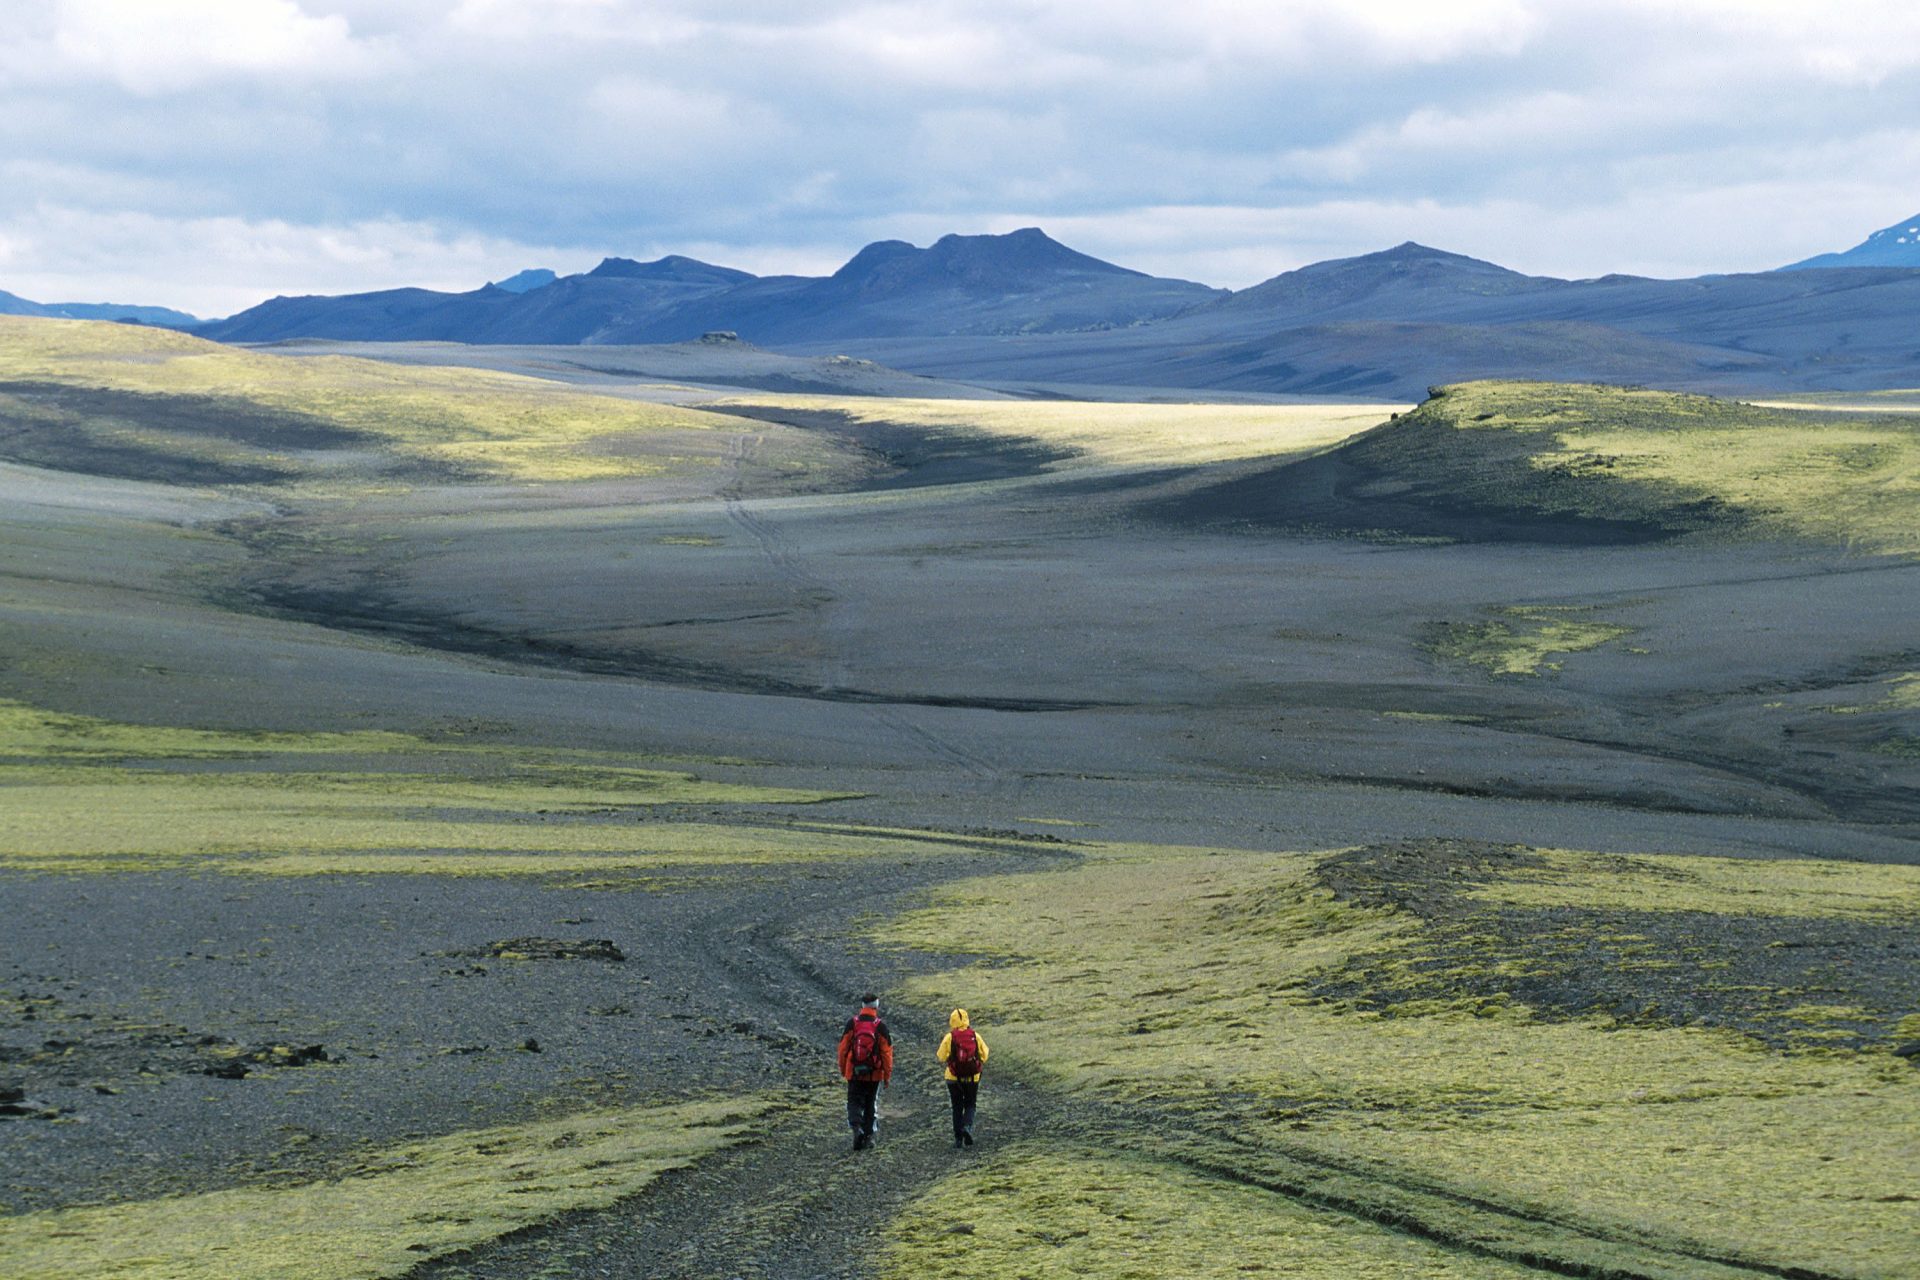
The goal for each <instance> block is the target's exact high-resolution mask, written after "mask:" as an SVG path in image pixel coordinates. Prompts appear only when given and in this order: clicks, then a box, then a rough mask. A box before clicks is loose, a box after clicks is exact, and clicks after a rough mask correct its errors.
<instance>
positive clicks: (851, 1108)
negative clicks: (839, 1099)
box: [847, 1080, 880, 1138]
mask: <svg viewBox="0 0 1920 1280" xmlns="http://www.w3.org/2000/svg"><path fill="white" fill-rule="evenodd" d="M879 1101H880V1082H879V1081H878V1080H849V1081H847V1127H848V1128H849V1129H852V1130H853V1131H854V1132H855V1133H858V1134H864V1135H865V1136H866V1137H869V1138H871V1137H872V1136H873V1130H874V1126H875V1124H876V1123H877V1121H876V1119H875V1117H874V1109H875V1107H876V1106H877V1105H878V1104H879Z"/></svg>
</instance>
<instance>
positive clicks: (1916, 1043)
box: [1893, 1040, 1920, 1067]
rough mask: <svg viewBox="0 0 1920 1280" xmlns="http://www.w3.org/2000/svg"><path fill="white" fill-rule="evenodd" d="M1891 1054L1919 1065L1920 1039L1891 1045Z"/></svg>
mask: <svg viewBox="0 0 1920 1280" xmlns="http://www.w3.org/2000/svg"><path fill="white" fill-rule="evenodd" d="M1893 1056H1894V1057H1896V1058H1905V1059H1906V1060H1907V1061H1908V1062H1911V1063H1912V1064H1913V1065H1914V1066H1916V1067H1920V1040H1913V1041H1910V1042H1908V1043H1906V1044H1899V1045H1895V1046H1894V1047H1893Z"/></svg>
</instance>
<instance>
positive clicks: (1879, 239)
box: [1781, 213, 1920, 271]
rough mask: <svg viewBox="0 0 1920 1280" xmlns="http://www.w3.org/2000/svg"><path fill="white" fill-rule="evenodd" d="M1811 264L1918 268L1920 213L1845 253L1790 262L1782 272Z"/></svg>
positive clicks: (1884, 229)
mask: <svg viewBox="0 0 1920 1280" xmlns="http://www.w3.org/2000/svg"><path fill="white" fill-rule="evenodd" d="M1810 267H1904V268H1910V269H1920V213H1917V214H1915V215H1914V216H1913V217H1911V218H1907V219H1904V220H1903V221H1900V222H1896V223H1894V224H1893V225H1892V226H1890V227H1882V228H1881V229H1880V230H1878V231H1876V232H1874V233H1873V234H1872V235H1870V236H1868V237H1867V238H1866V239H1865V240H1862V241H1861V242H1860V243H1859V244H1857V245H1855V246H1853V248H1851V249H1848V250H1847V251H1846V252H1844V253H1822V254H1818V255H1816V256H1814V257H1811V258H1805V259H1803V260H1801V261H1799V262H1793V263H1789V264H1787V265H1786V266H1784V267H1782V268H1781V270H1782V271H1804V270H1807V269H1808V268H1810Z"/></svg>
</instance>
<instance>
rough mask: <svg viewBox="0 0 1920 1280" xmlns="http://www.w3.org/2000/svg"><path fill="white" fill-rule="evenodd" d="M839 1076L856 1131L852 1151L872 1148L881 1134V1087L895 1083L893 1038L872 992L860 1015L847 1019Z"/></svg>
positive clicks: (862, 999) (850, 1123) (863, 999)
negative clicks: (845, 1088)
mask: <svg viewBox="0 0 1920 1280" xmlns="http://www.w3.org/2000/svg"><path fill="white" fill-rule="evenodd" d="M838 1057H839V1060H840V1074H841V1075H842V1076H844V1077H845V1078H846V1081H847V1127H848V1128H850V1129H852V1130H853V1149H854V1150H855V1151H859V1150H861V1149H863V1148H865V1147H870V1146H872V1145H873V1140H874V1138H875V1136H876V1135H877V1134H878V1132H879V1128H880V1121H879V1117H878V1115H877V1114H876V1112H877V1110H878V1105H879V1101H880V1086H881V1085H883V1084H886V1083H887V1082H888V1081H890V1080H892V1079H893V1036H892V1034H891V1033H889V1032H888V1031H887V1024H886V1023H885V1022H883V1021H882V1020H881V1018H880V998H879V997H878V996H875V995H873V994H872V993H871V992H869V993H868V994H867V995H864V996H861V997H860V1012H858V1013H856V1014H854V1015H853V1016H852V1017H851V1018H848V1019H847V1029H846V1030H845V1031H843V1032H841V1033H840V1049H839V1053H838Z"/></svg>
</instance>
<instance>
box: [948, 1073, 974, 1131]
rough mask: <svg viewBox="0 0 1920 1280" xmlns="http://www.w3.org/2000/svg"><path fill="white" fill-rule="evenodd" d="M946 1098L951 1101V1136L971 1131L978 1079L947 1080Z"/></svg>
mask: <svg viewBox="0 0 1920 1280" xmlns="http://www.w3.org/2000/svg"><path fill="white" fill-rule="evenodd" d="M947 1098H948V1099H949V1100H950V1101H951V1102H952V1103H953V1136H954V1137H956V1138H958V1137H959V1136H961V1135H962V1134H965V1133H971V1132H972V1131H973V1109H974V1104H975V1103H977V1102H978V1101H979V1099H980V1081H979V1080H978V1079H973V1080H949V1081H947Z"/></svg>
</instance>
